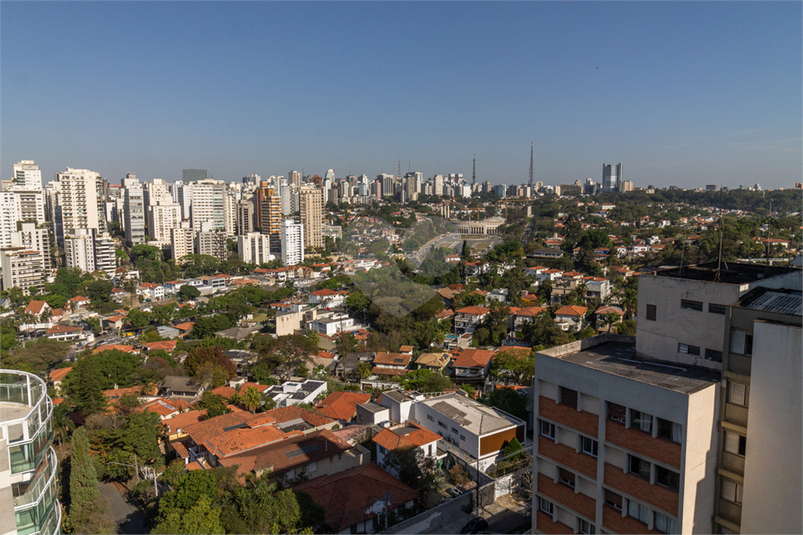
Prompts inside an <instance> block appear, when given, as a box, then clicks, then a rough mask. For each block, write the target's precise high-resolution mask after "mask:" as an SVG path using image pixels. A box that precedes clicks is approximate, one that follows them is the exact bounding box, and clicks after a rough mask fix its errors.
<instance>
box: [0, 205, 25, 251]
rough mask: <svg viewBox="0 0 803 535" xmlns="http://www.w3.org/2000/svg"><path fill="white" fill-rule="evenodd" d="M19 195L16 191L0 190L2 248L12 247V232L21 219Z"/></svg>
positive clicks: (0, 241) (0, 243) (0, 235)
mask: <svg viewBox="0 0 803 535" xmlns="http://www.w3.org/2000/svg"><path fill="white" fill-rule="evenodd" d="M19 210H20V206H19V197H17V195H16V194H15V193H14V192H11V191H2V192H0V248H7V247H11V233H12V232H15V231H16V230H17V221H19V219H20V213H19Z"/></svg>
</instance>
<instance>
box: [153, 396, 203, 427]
mask: <svg viewBox="0 0 803 535" xmlns="http://www.w3.org/2000/svg"><path fill="white" fill-rule="evenodd" d="M168 403H169V401H168ZM204 418H206V409H204V410H200V411H188V412H182V413H181V414H176V415H175V416H173V417H172V418H166V419H164V420H162V425H163V426H165V428H166V429H167V433H168V434H169V435H172V434H174V433H178V432H179V431H183V430H185V429H186V428H187V427H188V426H190V425H192V424H197V423H198V422H200V421H201V420H203V419H204Z"/></svg>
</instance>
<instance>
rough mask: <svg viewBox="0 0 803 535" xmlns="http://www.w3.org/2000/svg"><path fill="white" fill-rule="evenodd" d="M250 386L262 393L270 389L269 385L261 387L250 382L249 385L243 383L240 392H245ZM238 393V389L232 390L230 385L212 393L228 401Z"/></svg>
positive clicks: (216, 389)
mask: <svg viewBox="0 0 803 535" xmlns="http://www.w3.org/2000/svg"><path fill="white" fill-rule="evenodd" d="M249 386H253V387H254V388H256V389H257V391H259V392H260V393H261V392H264V391H265V390H267V389H268V388H270V387H269V386H267V385H261V384H259V383H250V382H249V383H243V384H242V386H240V392H243V391H244V390H245V389H246V388H248V387H249ZM236 391H237V389H236V388H232V387H230V386H228V385H224V386H219V387H217V388H215V389H214V390H212V393H213V394H217V395H218V396H223V397H224V398H226V399H229V398H230V397H231V396H232V395H233V394H234V393H235V392H236Z"/></svg>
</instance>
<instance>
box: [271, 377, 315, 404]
mask: <svg viewBox="0 0 803 535" xmlns="http://www.w3.org/2000/svg"><path fill="white" fill-rule="evenodd" d="M326 389H327V386H326V381H313V380H311V379H307V380H306V381H304V382H303V383H298V382H296V381H287V382H286V383H283V384H281V385H274V386H271V387H270V388H268V389H267V390H265V395H266V396H268V397H269V398H271V399H273V401H275V402H276V406H277V407H289V406H290V405H298V404H299V403H312V402H313V401H315V399H316V398H317V397H318V396H320V395H322V394H325V393H326Z"/></svg>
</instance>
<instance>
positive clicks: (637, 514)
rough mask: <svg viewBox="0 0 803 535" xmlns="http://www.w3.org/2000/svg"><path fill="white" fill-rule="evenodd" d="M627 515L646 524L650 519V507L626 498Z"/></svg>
mask: <svg viewBox="0 0 803 535" xmlns="http://www.w3.org/2000/svg"><path fill="white" fill-rule="evenodd" d="M627 516H630V517H633V518H635V519H636V520H638V521H639V522H643V523H645V524H647V523H649V521H650V509H649V508H648V507H647V506H646V505H641V504H640V503H639V502H637V501H635V500H627Z"/></svg>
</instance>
